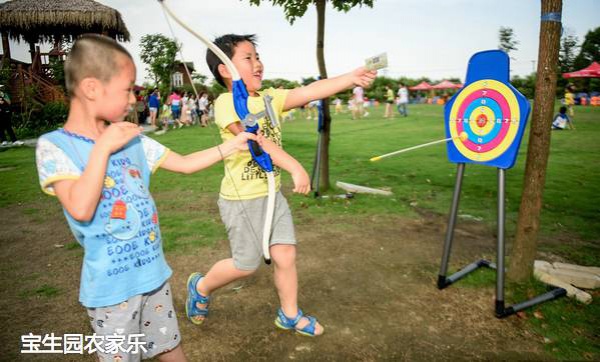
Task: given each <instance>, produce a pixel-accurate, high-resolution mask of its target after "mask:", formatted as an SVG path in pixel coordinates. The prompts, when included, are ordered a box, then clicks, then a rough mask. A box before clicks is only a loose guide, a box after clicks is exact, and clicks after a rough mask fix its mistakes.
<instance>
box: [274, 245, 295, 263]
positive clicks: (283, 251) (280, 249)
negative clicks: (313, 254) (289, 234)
mask: <svg viewBox="0 0 600 362" xmlns="http://www.w3.org/2000/svg"><path fill="white" fill-rule="evenodd" d="M271 258H272V259H273V261H274V262H275V264H276V265H277V266H278V267H280V268H288V267H291V266H294V265H295V264H296V246H295V245H284V244H276V245H273V246H272V247H271Z"/></svg>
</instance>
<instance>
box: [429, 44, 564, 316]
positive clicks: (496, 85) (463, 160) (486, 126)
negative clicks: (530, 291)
mask: <svg viewBox="0 0 600 362" xmlns="http://www.w3.org/2000/svg"><path fill="white" fill-rule="evenodd" d="M529 110H530V105H529V102H528V101H527V99H526V98H525V97H524V96H523V95H522V94H521V93H519V91H517V90H516V89H515V88H514V87H513V86H512V85H511V84H510V83H509V58H508V55H507V54H506V53H505V52H503V51H501V50H488V51H483V52H479V53H476V54H474V55H473V56H472V57H471V59H470V60H469V66H468V69H467V79H466V82H465V86H464V87H463V88H462V89H461V90H460V91H459V92H458V93H457V94H455V95H454V96H453V97H452V98H451V99H450V101H449V102H448V103H447V104H446V106H445V108H444V122H445V127H446V137H449V138H450V137H451V138H452V139H451V141H449V142H448V143H447V149H448V158H449V160H450V162H453V163H456V164H457V173H456V183H455V186H454V194H453V196H452V205H451V207H450V216H449V219H448V227H447V230H446V238H445V241H444V251H443V254H442V264H441V267H440V273H439V275H438V283H437V286H438V288H439V289H444V288H446V287H447V286H449V285H451V284H453V283H455V282H456V281H458V280H460V279H461V278H463V277H464V276H466V275H467V274H469V273H471V272H473V271H475V270H477V269H479V268H481V267H487V268H491V269H495V270H496V305H495V314H496V317H498V318H504V317H507V316H509V315H512V314H514V313H516V312H518V311H520V310H523V309H525V308H528V307H531V306H533V305H536V304H539V303H542V302H545V301H548V300H552V299H556V298H558V297H561V296H564V295H566V293H567V292H566V290H565V289H563V288H556V289H553V290H551V291H549V292H547V293H545V294H542V295H539V296H537V297H534V298H532V299H530V300H527V301H525V302H522V303H518V304H514V305H511V306H508V307H507V306H505V303H504V272H505V268H504V253H505V250H504V249H505V248H504V223H505V211H504V194H505V172H506V170H507V169H509V168H511V167H513V165H514V164H515V160H516V158H517V154H518V151H519V146H520V144H521V139H522V138H523V132H524V131H525V126H526V124H527V118H528V116H529ZM467 163H473V164H479V165H484V166H490V167H496V168H497V169H498V240H497V253H496V263H495V264H494V263H492V262H490V261H488V260H484V259H481V260H478V261H475V262H473V263H471V264H469V265H467V266H466V267H464V268H463V269H461V270H459V271H458V272H456V273H454V274H452V275H450V276H446V274H447V271H448V261H449V259H450V251H451V249H452V241H453V237H454V228H455V226H456V218H457V213H458V204H459V200H460V192H461V186H462V179H463V175H464V171H465V165H466V164H467Z"/></svg>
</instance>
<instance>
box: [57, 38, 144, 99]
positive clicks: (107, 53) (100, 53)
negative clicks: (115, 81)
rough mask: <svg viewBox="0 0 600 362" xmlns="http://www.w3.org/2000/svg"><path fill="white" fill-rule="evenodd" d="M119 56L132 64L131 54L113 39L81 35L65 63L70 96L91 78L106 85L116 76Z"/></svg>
mask: <svg viewBox="0 0 600 362" xmlns="http://www.w3.org/2000/svg"><path fill="white" fill-rule="evenodd" d="M118 54H120V55H122V56H124V57H125V59H128V60H129V61H131V63H132V64H133V58H132V57H131V54H129V52H128V51H127V49H125V47H123V46H122V45H121V44H119V43H117V42H116V41H115V40H114V39H112V38H109V37H107V36H104V35H100V34H83V35H82V36H80V37H79V38H77V40H76V41H75V43H74V44H73V47H72V48H71V51H70V52H69V55H68V56H67V60H66V61H65V83H66V86H67V91H68V92H69V94H70V95H71V96H73V95H74V94H75V89H76V88H77V86H78V85H79V83H80V82H81V81H82V80H83V79H84V78H87V77H93V78H97V79H99V80H101V81H102V82H104V83H106V82H108V81H110V79H111V78H112V77H113V76H115V75H117V74H118V73H119V72H120V71H121V69H122V66H121V64H120V62H119V61H118V60H119V59H118V58H117V55H118Z"/></svg>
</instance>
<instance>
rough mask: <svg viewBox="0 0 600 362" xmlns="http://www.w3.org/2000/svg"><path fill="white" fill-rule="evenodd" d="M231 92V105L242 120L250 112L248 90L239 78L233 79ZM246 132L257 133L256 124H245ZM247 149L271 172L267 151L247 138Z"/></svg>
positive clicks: (271, 166)
mask: <svg viewBox="0 0 600 362" xmlns="http://www.w3.org/2000/svg"><path fill="white" fill-rule="evenodd" d="M232 92H233V106H234V108H235V113H237V115H238V117H239V118H240V119H241V120H243V119H245V118H246V116H247V115H248V114H249V113H250V111H248V104H247V101H248V91H247V90H246V86H245V85H244V81H242V80H241V79H239V80H234V81H233V84H232ZM245 131H246V132H249V133H254V134H257V132H258V124H255V125H254V126H252V127H248V126H246V129H245ZM248 149H249V150H250V154H251V155H252V159H254V161H256V163H258V165H259V166H260V167H261V168H262V169H263V170H265V171H267V172H273V162H272V161H271V157H270V156H269V154H268V153H266V152H265V151H264V150H263V149H262V148H260V146H259V145H258V143H256V141H252V140H248Z"/></svg>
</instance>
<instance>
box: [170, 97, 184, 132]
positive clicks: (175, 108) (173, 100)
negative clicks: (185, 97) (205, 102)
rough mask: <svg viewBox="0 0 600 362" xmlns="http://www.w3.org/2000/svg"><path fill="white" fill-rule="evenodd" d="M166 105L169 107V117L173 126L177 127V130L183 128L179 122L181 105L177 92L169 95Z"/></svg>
mask: <svg viewBox="0 0 600 362" xmlns="http://www.w3.org/2000/svg"><path fill="white" fill-rule="evenodd" d="M167 104H168V105H169V106H171V117H172V118H173V120H174V121H175V124H176V125H178V126H179V128H181V127H183V123H182V122H181V108H182V107H183V105H182V102H181V96H180V95H179V91H177V90H174V91H173V93H171V95H170V96H169V98H168V99H167Z"/></svg>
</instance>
